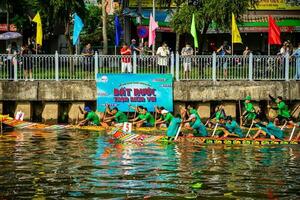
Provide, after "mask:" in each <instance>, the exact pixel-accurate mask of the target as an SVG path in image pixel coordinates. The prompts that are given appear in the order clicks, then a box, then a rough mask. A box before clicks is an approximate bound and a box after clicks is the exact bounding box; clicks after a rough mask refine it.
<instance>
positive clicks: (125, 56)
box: [121, 43, 132, 73]
mask: <svg viewBox="0 0 300 200" xmlns="http://www.w3.org/2000/svg"><path fill="white" fill-rule="evenodd" d="M121 55H122V64H121V65H122V66H121V68H122V69H121V70H122V73H125V72H126V71H127V72H128V73H131V71H132V66H131V56H130V55H131V50H130V48H129V47H128V46H127V44H126V43H124V44H123V47H122V49H121Z"/></svg>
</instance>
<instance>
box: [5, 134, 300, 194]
mask: <svg viewBox="0 0 300 200" xmlns="http://www.w3.org/2000/svg"><path fill="white" fill-rule="evenodd" d="M299 157H300V149H299V146H298V145H293V146H252V145H239V146H238V145H237V146H229V145H228V146H226V145H204V146H194V145H191V144H188V143H183V144H178V145H174V144H171V145H166V144H143V145H137V144H118V143H114V142H112V141H111V140H109V138H107V137H106V136H104V135H103V134H99V133H96V132H78V131H59V132H45V133H44V132H34V131H23V132H13V133H6V135H4V136H3V137H1V138H0V188H1V190H0V199H23V198H25V199H32V198H35V199H43V198H46V199H69V198H70V199H73V198H74V199H142V198H145V199H183V198H203V199H215V198H219V199H276V198H279V199H298V198H299V188H300V178H299V177H300V170H299V164H300V163H299ZM194 185H197V187H194Z"/></svg>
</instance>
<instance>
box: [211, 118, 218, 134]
mask: <svg viewBox="0 0 300 200" xmlns="http://www.w3.org/2000/svg"><path fill="white" fill-rule="evenodd" d="M218 125H219V123H218V122H217V123H216V126H215V128H214V131H213V133H212V135H211V136H212V137H214V136H215V133H216V131H217V127H218Z"/></svg>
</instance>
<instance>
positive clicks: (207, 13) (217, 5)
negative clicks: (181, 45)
mask: <svg viewBox="0 0 300 200" xmlns="http://www.w3.org/2000/svg"><path fill="white" fill-rule="evenodd" d="M258 1H259V0H230V1H228V0H202V1H200V2H201V3H200V5H199V6H198V7H195V6H193V5H187V4H184V5H183V6H182V7H180V9H179V10H178V12H176V13H175V14H174V16H173V18H172V21H171V24H170V25H171V27H172V28H173V30H176V33H179V34H184V33H190V26H191V21H192V13H194V14H195V19H196V20H195V21H196V28H197V30H198V31H199V32H200V34H198V35H200V40H199V41H200V42H199V51H200V52H202V49H203V44H204V41H205V38H206V33H207V30H208V28H209V26H210V25H211V24H212V23H213V22H214V23H216V24H217V25H218V29H220V30H223V31H225V30H229V29H230V27H231V13H234V14H235V16H236V17H237V18H238V19H239V18H240V16H241V15H243V14H244V13H246V12H247V10H248V8H249V7H254V6H255V5H256V4H257V3H258Z"/></svg>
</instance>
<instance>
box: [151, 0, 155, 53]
mask: <svg viewBox="0 0 300 200" xmlns="http://www.w3.org/2000/svg"><path fill="white" fill-rule="evenodd" d="M152 15H153V16H152V17H153V20H154V21H155V0H153V1H152ZM154 31H155V30H154ZM154 52H155V41H153V44H152V55H154Z"/></svg>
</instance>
